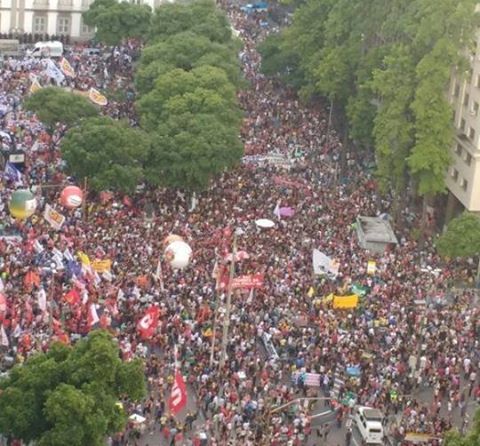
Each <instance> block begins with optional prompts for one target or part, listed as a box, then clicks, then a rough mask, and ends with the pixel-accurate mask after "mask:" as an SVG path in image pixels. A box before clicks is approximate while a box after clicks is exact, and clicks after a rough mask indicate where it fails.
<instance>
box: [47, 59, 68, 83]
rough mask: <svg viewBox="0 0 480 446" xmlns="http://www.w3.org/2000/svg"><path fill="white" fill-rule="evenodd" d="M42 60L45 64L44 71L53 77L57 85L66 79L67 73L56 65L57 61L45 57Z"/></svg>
mask: <svg viewBox="0 0 480 446" xmlns="http://www.w3.org/2000/svg"><path fill="white" fill-rule="evenodd" d="M42 62H43V64H44V66H45V71H44V73H45V74H46V75H47V76H48V77H49V78H50V79H53V80H54V81H55V83H56V84H57V85H60V84H61V83H62V82H63V81H64V80H65V75H64V74H63V73H62V71H61V70H60V68H58V67H57V66H56V65H55V62H54V61H53V60H52V59H43V61H42Z"/></svg>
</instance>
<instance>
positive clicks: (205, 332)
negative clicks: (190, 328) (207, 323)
mask: <svg viewBox="0 0 480 446" xmlns="http://www.w3.org/2000/svg"><path fill="white" fill-rule="evenodd" d="M212 335H213V330H212V329H211V328H210V327H208V328H207V329H206V330H205V331H204V332H203V336H205V337H206V338H210V337H212Z"/></svg>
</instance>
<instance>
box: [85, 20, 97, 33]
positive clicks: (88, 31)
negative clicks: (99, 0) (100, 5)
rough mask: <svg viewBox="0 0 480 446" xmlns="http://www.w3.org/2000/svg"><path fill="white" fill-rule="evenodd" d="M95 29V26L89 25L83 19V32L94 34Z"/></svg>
mask: <svg viewBox="0 0 480 446" xmlns="http://www.w3.org/2000/svg"><path fill="white" fill-rule="evenodd" d="M93 31H94V27H93V26H91V27H90V26H88V25H85V23H84V22H83V19H82V34H92V33H93Z"/></svg>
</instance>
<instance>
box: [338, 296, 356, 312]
mask: <svg viewBox="0 0 480 446" xmlns="http://www.w3.org/2000/svg"><path fill="white" fill-rule="evenodd" d="M357 305H358V296H357V295H356V294H351V295H350V296H333V308H335V309H338V310H350V309H352V308H356V306H357Z"/></svg>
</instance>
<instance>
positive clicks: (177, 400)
mask: <svg viewBox="0 0 480 446" xmlns="http://www.w3.org/2000/svg"><path fill="white" fill-rule="evenodd" d="M187 399H188V396H187V386H186V385H185V380H184V379H183V376H182V374H181V373H180V372H179V371H178V370H176V371H175V380H174V381H173V387H172V393H171V394H170V398H169V399H168V408H169V410H170V412H171V413H172V414H173V416H176V415H177V414H178V413H179V412H181V411H182V409H183V408H184V407H185V406H186V405H187Z"/></svg>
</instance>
